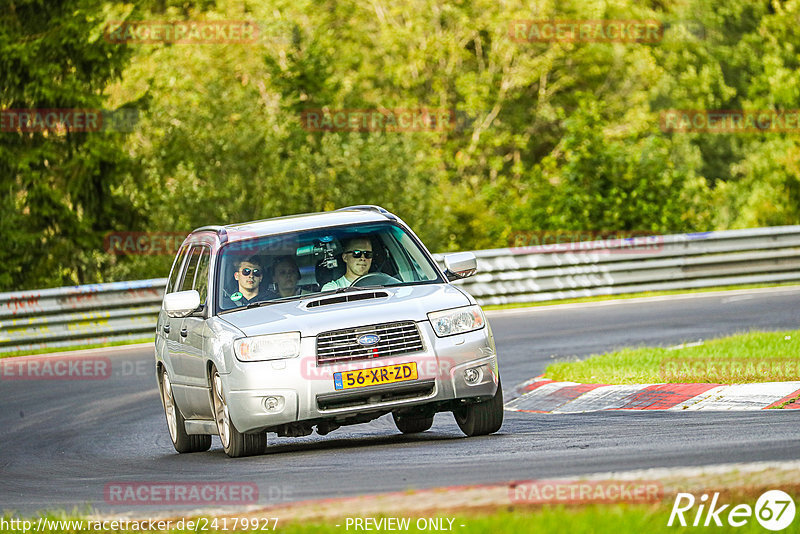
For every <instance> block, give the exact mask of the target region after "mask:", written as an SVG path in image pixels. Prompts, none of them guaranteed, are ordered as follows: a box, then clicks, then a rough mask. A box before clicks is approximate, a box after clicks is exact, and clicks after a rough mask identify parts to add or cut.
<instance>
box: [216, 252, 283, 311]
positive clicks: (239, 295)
mask: <svg viewBox="0 0 800 534" xmlns="http://www.w3.org/2000/svg"><path fill="white" fill-rule="evenodd" d="M234 267H236V272H235V273H233V277H234V278H235V279H236V281H237V282H238V283H239V289H238V291H236V292H234V293H233V294H232V295H230V296H228V295H226V296H225V299H224V300H225V302H224V303H223V308H226V309H227V308H235V307H236V306H247V305H248V304H250V303H251V302H257V301H259V300H268V299H273V298H275V297H276V296H277V295H276V294H275V293H273V292H272V291H259V287H260V286H261V280H262V278H263V277H264V270H263V269H262V268H261V262H260V261H259V260H258V259H257V258H255V257H251V258H247V259H245V260H242V261H240V262H237V263H236V264H235V265H234Z"/></svg>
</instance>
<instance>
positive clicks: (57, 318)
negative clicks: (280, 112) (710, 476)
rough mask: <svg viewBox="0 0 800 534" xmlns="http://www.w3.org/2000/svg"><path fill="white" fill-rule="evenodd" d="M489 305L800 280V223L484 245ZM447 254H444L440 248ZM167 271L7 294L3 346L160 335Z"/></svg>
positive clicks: (0, 329) (480, 280)
mask: <svg viewBox="0 0 800 534" xmlns="http://www.w3.org/2000/svg"><path fill="white" fill-rule="evenodd" d="M475 255H476V256H477V258H478V274H477V275H475V276H474V277H472V278H468V279H466V280H463V281H458V282H456V284H459V285H461V286H462V287H463V288H464V289H466V290H467V291H468V292H469V293H470V294H472V295H473V296H474V297H475V299H476V300H477V301H478V302H479V303H480V304H482V305H486V304H507V303H523V302H536V301H545V300H557V299H565V298H575V297H589V296H597V295H617V294H624V293H636V292H641V291H660V290H671V289H694V288H702V287H711V286H722V285H740V284H754V283H777V282H791V281H797V282H800V226H780V227H772V228H754V229H746V230H726V231H721V232H704V233H697V234H677V235H666V236H648V237H636V238H630V239H620V240H611V241H591V242H580V243H558V244H542V245H538V246H531V247H524V246H523V247H518V248H504V249H495V250H479V251H476V252H475ZM434 256H435V258H436V260H437V261H439V263H440V264H441V263H442V255H441V254H435V255H434ZM165 285H166V279H165V278H158V279H154V280H139V281H133V282H116V283H111V284H93V285H88V286H75V287H63V288H56V289H42V290H35V291H22V292H15V293H2V294H0V352H8V351H12V350H27V349H38V348H44V347H68V346H70V345H81V344H87V343H99V342H107V341H117V340H133V339H142V338H147V337H150V336H153V335H154V329H155V323H156V317H157V315H158V311H159V309H160V306H161V299H162V296H163V291H164V287H165Z"/></svg>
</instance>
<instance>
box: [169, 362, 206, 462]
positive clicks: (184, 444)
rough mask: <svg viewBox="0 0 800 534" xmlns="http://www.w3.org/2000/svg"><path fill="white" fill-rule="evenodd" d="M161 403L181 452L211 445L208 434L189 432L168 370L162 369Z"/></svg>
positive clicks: (170, 433)
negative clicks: (176, 400)
mask: <svg viewBox="0 0 800 534" xmlns="http://www.w3.org/2000/svg"><path fill="white" fill-rule="evenodd" d="M161 403H162V404H163V406H164V414H165V415H166V416H167V429H168V430H169V437H170V439H172V445H174V446H175V450H176V451H178V452H179V453H187V452H203V451H207V450H208V449H209V448H210V447H211V436H209V435H208V434H192V435H190V434H187V433H186V425H185V423H186V420H185V419H184V418H183V414H181V410H180V408H178V405H177V404H175V396H174V395H173V394H172V382H171V381H170V379H169V375H168V374H167V371H166V370H164V369H162V370H161Z"/></svg>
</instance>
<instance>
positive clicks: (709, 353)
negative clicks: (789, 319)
mask: <svg viewBox="0 0 800 534" xmlns="http://www.w3.org/2000/svg"><path fill="white" fill-rule="evenodd" d="M545 377H546V378H550V379H552V380H567V381H573V382H580V383H595V384H598V383H599V384H643V383H651V382H656V383H658V382H673V383H675V382H698V383H699V382H706V383H720V384H741V383H748V382H772V381H793V380H800V330H788V331H785V332H750V333H747V334H738V335H735V336H730V337H724V338H719V339H713V340H709V341H706V342H704V343H702V344H701V345H697V346H687V347H684V348H679V349H672V350H670V349H667V348H654V347H643V348H630V349H623V350H620V351H618V352H612V353H608V354H601V355H593V356H591V357H589V358H587V359H585V360H582V361H574V362H558V363H553V364H551V365H549V366H548V367H547V370H546V371H545Z"/></svg>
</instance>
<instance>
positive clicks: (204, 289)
mask: <svg viewBox="0 0 800 534" xmlns="http://www.w3.org/2000/svg"><path fill="white" fill-rule="evenodd" d="M210 262H211V248H210V247H202V250H201V252H200V259H199V260H198V263H197V273H196V274H195V279H194V289H196V290H197V292H198V293H200V304H202V305H204V306H205V304H206V298H207V297H208V265H209V263H210Z"/></svg>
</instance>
